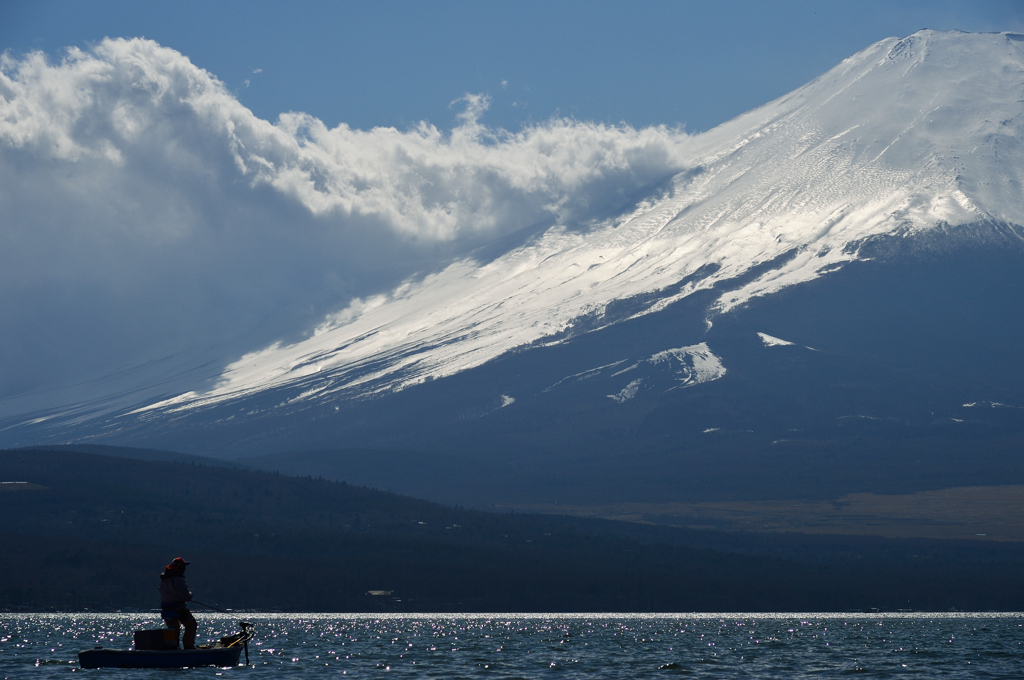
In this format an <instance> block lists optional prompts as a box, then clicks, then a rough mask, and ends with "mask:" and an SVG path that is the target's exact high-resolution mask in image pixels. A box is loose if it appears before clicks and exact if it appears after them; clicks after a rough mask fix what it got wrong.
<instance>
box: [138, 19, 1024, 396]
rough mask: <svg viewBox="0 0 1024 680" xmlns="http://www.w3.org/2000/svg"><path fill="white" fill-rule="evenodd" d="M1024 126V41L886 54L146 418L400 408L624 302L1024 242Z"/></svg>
mask: <svg viewBox="0 0 1024 680" xmlns="http://www.w3.org/2000/svg"><path fill="white" fill-rule="evenodd" d="M1022 114H1024V37H1021V36H1017V35H1013V34H966V33H935V32H930V31H922V32H920V33H917V34H914V35H912V36H910V37H908V38H905V39H903V40H896V39H889V40H885V41H882V42H880V43H878V44H876V45H873V46H871V47H869V48H868V49H866V50H864V51H862V52H860V53H858V54H857V55H854V56H853V57H851V58H849V59H847V60H846V61H844V62H843V63H841V64H840V65H838V66H837V67H835V68H834V69H832V70H831V71H829V72H828V73H826V74H824V75H823V76H821V77H820V78H818V79H816V80H815V81H813V82H811V83H809V84H808V85H806V86H804V87H802V88H800V89H798V90H796V91H795V92H793V93H791V94H789V95H787V96H785V97H783V98H781V99H779V100H777V101H774V102H772V103H770V104H767V105H765V106H764V107H761V108H759V109H757V110H755V111H752V112H750V113H747V114H745V115H743V116H740V117H739V118H737V119H735V120H733V121H730V122H729V123H726V124H725V125H722V126H720V127H718V128H716V129H714V130H712V131H709V132H708V133H705V134H703V135H701V136H699V137H697V138H696V139H695V140H694V141H695V151H694V153H693V157H692V160H691V162H690V167H689V169H688V170H687V171H685V172H683V173H680V174H679V175H677V176H676V177H675V178H674V180H673V181H672V183H671V186H670V187H669V188H668V190H667V191H665V192H664V193H663V194H661V195H657V196H651V197H648V198H647V199H645V200H643V201H641V202H640V203H639V204H638V205H637V206H636V207H635V208H634V209H633V210H632V211H630V212H628V213H627V214H623V215H618V216H613V217H609V218H608V219H606V220H605V221H602V222H598V223H594V224H586V225H581V224H571V223H568V224H567V223H563V224H558V225H556V226H554V227H553V228H551V229H550V230H548V231H547V232H545V233H543V234H542V235H540V236H538V237H536V238H534V239H532V240H531V241H530V242H529V243H527V244H526V245H524V246H523V247H520V248H517V249H514V250H512V251H510V252H507V253H505V254H504V255H501V256H499V257H497V258H495V259H493V260H491V261H489V262H486V263H484V264H480V263H478V262H476V261H474V260H470V259H466V260H461V261H458V262H455V263H453V264H452V265H451V266H449V267H448V268H446V269H444V270H443V271H441V272H438V273H434V274H431V275H428V276H426V277H424V278H422V279H419V280H413V281H409V282H407V283H406V284H405V285H403V286H401V287H399V288H398V289H396V290H394V291H392V292H391V293H388V294H386V295H380V296H376V297H372V298H369V299H365V300H358V301H356V302H354V303H353V304H352V305H351V306H350V307H349V308H347V309H345V310H343V311H342V312H339V313H337V314H334V315H332V316H331V317H329V318H328V319H326V320H325V321H324V322H323V323H322V324H321V325H320V326H319V328H317V330H316V332H315V333H314V334H313V335H312V336H311V337H309V338H308V339H306V340H303V341H301V342H296V343H293V344H275V345H273V346H271V347H268V348H266V349H264V350H262V351H259V352H254V353H250V354H248V355H246V356H244V357H242V358H241V359H239V360H237V361H235V362H234V363H232V364H231V365H230V366H228V368H227V370H226V371H225V372H224V373H223V375H222V376H221V377H220V379H219V380H218V381H217V383H216V385H215V386H214V387H213V388H211V389H208V390H205V391H202V392H189V393H186V394H183V395H180V396H177V397H174V398H172V399H169V400H166V401H163V402H159V403H157V404H153V405H150V406H148V407H145V408H144V409H140V410H139V411H137V413H138V414H140V415H141V414H143V413H145V414H147V415H154V414H156V413H159V412H170V413H179V414H180V413H181V412H183V411H189V410H193V409H196V408H203V407H206V406H212V405H215V404H218V403H224V402H228V401H232V400H236V399H240V398H245V397H248V396H252V395H255V394H258V393H260V392H262V391H265V390H268V389H274V390H277V389H286V390H288V394H289V396H288V401H289V402H290V403H296V402H303V401H309V400H318V401H323V400H327V401H330V400H333V399H344V398H349V397H352V396H360V395H372V394H381V393H386V392H389V391H393V390H401V389H404V388H407V387H409V386H411V385H415V384H420V383H423V382H425V381H429V380H433V379H437V378H443V377H445V376H451V375H454V374H457V373H459V372H462V371H465V370H467V369H469V368H472V367H475V366H480V365H482V364H484V363H485V362H487V361H489V360H492V359H494V358H495V357H498V356H500V355H502V354H503V353H505V352H508V351H510V350H513V349H515V348H521V347H524V346H526V345H529V344H530V343H540V344H544V343H545V342H546V341H550V342H558V341H559V339H558V338H560V337H562V336H563V335H564V334H565V332H566V331H567V330H571V329H572V326H573V324H574V322H576V321H577V320H579V319H580V318H582V317H588V318H590V319H595V318H597V319H600V317H601V314H602V313H603V311H604V310H605V309H606V308H607V306H608V305H609V304H610V303H612V302H613V301H615V300H622V299H627V298H634V297H636V296H642V295H646V296H648V297H647V302H646V303H645V305H644V307H643V308H642V309H639V310H637V311H636V312H634V314H644V313H651V312H656V311H658V310H661V309H664V308H665V307H666V306H667V305H668V304H670V303H672V302H673V301H675V300H679V299H681V298H684V297H686V296H688V295H692V294H693V293H694V292H695V291H698V290H708V289H711V288H712V287H714V286H716V285H719V284H721V282H724V281H729V280H740V279H741V277H742V276H743V275H744V274H747V273H750V272H758V273H757V275H756V276H748V277H747V278H748V280H745V281H743V282H742V283H741V284H740V285H736V286H734V287H730V288H727V289H726V290H722V291H720V292H719V293H717V294H716V295H717V301H716V303H715V308H716V309H717V310H719V311H728V310H730V309H734V308H736V307H738V306H742V305H744V304H745V303H748V302H749V301H750V300H752V299H754V298H756V297H758V296H765V295H771V294H772V293H775V292H777V291H779V290H781V289H783V288H786V287H788V286H792V285H795V284H798V283H803V282H807V281H811V280H813V279H815V278H817V277H819V276H821V275H823V274H824V273H827V272H830V271H834V270H835V269H836V268H837V267H840V266H842V265H844V264H845V263H848V262H851V261H854V260H856V259H858V258H859V257H861V254H860V252H859V245H860V244H862V243H863V242H864V241H865V240H866V239H869V238H871V237H875V236H878V235H883V234H916V233H921V232H927V231H928V230H930V229H933V228H935V227H937V226H940V225H941V226H943V227H944V228H945V227H950V226H952V227H955V226H957V225H962V224H967V223H979V222H984V221H996V222H1001V223H1005V224H1008V225H1011V226H1010V227H1009V228H1010V230H1011V231H1012V232H1013V233H1015V234H1020V233H1021V232H1019V231H1017V230H1016V228H1015V227H1013V226H1012V225H1021V224H1024V202H1022V201H1021V200H1020V196H1021V195H1022V194H1021V187H1022V183H1024V154H1022V153H1021V152H1022V149H1021V142H1020V140H1021V137H1022V133H1024V115H1022ZM758 268H760V269H758ZM687 277H691V279H690V280H689V281H688V282H687V283H686V284H685V285H683V286H682V287H681V288H679V289H673V286H674V285H676V284H678V282H680V281H682V280H684V279H686V278H687ZM713 322H714V319H713V318H711V319H709V322H708V323H709V324H710V323H713ZM597 325H598V327H599V326H600V323H598V324H597ZM559 334H562V335H559Z"/></svg>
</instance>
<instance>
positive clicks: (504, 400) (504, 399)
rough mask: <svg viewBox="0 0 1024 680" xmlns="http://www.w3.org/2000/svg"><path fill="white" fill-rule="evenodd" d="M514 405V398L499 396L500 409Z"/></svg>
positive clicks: (505, 395) (504, 395)
mask: <svg viewBox="0 0 1024 680" xmlns="http://www.w3.org/2000/svg"><path fill="white" fill-rule="evenodd" d="M514 403H516V398H515V397H510V396H508V395H507V394H503V395H501V408H505V407H506V406H511V405H512V404H514Z"/></svg>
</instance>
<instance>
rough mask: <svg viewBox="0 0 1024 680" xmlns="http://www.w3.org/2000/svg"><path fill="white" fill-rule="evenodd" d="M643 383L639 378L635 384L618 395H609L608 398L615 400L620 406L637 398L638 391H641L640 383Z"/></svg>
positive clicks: (626, 387)
mask: <svg viewBox="0 0 1024 680" xmlns="http://www.w3.org/2000/svg"><path fill="white" fill-rule="evenodd" d="M642 382H643V378H637V379H636V380H634V381H633V382H631V383H629V384H628V385H626V386H625V387H624V388H623V389H622V391H621V392H619V393H618V394H609V395H608V398H609V399H614V400H615V401H617V402H619V403H620V404H621V403H623V402H626V401H629V400H630V399H632V398H633V397H635V396H636V393H637V391H638V390H639V389H640V383H642Z"/></svg>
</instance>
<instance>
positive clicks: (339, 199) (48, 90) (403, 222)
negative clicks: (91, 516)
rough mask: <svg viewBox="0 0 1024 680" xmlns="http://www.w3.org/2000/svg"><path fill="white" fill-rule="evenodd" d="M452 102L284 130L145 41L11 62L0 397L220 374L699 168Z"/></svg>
mask: <svg viewBox="0 0 1024 680" xmlns="http://www.w3.org/2000/svg"><path fill="white" fill-rule="evenodd" d="M457 106H458V107H459V110H460V111H461V113H459V114H458V118H457V122H456V125H455V127H454V128H453V129H451V130H450V131H444V130H441V129H438V128H437V127H435V126H434V125H431V124H429V123H426V122H424V123H420V124H418V125H416V126H414V127H412V128H411V129H408V130H397V129H394V128H375V129H372V130H357V129H352V128H349V127H348V126H346V125H340V126H338V127H335V128H328V127H327V126H325V125H324V124H323V123H322V122H321V121H320V120H318V119H316V118H313V117H311V116H308V115H305V114H302V113H286V114H282V115H281V116H280V117H279V118H278V120H277V121H276V122H273V123H271V122H269V121H266V120H262V119H260V118H257V117H256V116H254V115H253V114H252V113H251V112H250V111H249V110H248V109H246V108H245V107H244V106H242V105H241V104H240V103H239V102H238V101H237V99H236V98H235V97H234V95H233V94H232V93H231V92H230V91H229V90H228V89H227V88H226V87H225V86H224V85H223V84H222V83H221V82H220V81H218V80H217V78H216V77H215V76H214V75H212V74H210V73H208V72H206V71H204V70H203V69H200V68H198V67H196V66H195V65H194V64H192V63H191V62H190V61H189V60H188V58H186V57H185V56H183V55H182V54H180V53H179V52H177V51H175V50H173V49H169V48H167V47H163V46H161V45H159V44H157V43H155V42H152V41H149V40H144V39H131V40H122V39H116V40H115V39H107V40H104V41H103V42H101V43H99V44H98V45H96V46H95V47H93V48H91V49H90V50H88V51H84V50H79V49H70V50H68V52H67V54H66V55H65V57H64V58H63V59H62V60H60V61H59V62H54V61H51V60H49V59H47V57H46V56H45V55H43V54H41V53H32V54H28V55H25V56H23V57H17V58H16V57H13V56H11V55H9V54H5V55H3V57H2V58H0V366H2V368H0V401H3V400H5V399H6V400H7V402H8V403H11V402H12V398H14V397H19V396H20V395H25V394H27V393H40V392H43V391H46V390H53V389H56V388H62V387H67V386H69V385H75V384H78V385H83V386H84V387H83V388H82V389H86V390H88V389H94V388H95V389H102V388H101V387H95V385H97V384H96V383H89V382H83V381H87V380H90V379H93V378H96V377H100V376H104V375H109V374H111V373H113V372H115V371H126V370H127V371H139V372H140V373H139V374H140V375H143V374H144V373H145V371H144V370H142V369H144V367H146V366H152V365H156V364H155V363H154V362H163V363H160V364H159V365H160V366H163V367H164V368H161V369H160V370H163V371H165V372H167V371H171V373H172V374H173V375H178V376H179V378H180V379H182V380H186V381H194V380H196V379H198V378H197V376H199V375H202V372H200V373H196V372H195V371H194V370H191V369H194V368H195V367H197V366H209V367H211V368H210V369H209V370H208V371H207V372H206V373H207V374H209V375H211V376H212V375H215V374H216V373H217V372H218V371H217V370H215V369H217V368H219V367H221V366H223V365H224V364H225V363H227V362H230V361H231V360H233V359H235V358H237V357H238V356H240V355H241V354H242V353H243V352H245V351H251V350H253V349H258V348H260V347H263V346H266V345H267V344H269V343H271V342H273V341H275V340H281V339H288V338H292V339H294V337H295V336H297V335H301V334H303V333H306V332H310V331H312V329H313V328H314V327H315V326H316V325H317V323H318V322H319V321H320V320H322V319H323V318H324V316H325V315H326V314H328V313H330V312H333V311H337V310H339V309H342V308H344V307H345V306H346V305H347V303H348V302H349V301H350V300H352V299H353V298H354V297H356V296H365V295H368V294H372V293H374V292H378V291H382V290H386V289H387V288H389V287H391V286H394V285H396V284H397V283H399V282H400V281H402V280H404V279H407V278H408V277H410V276H415V275H417V274H418V273H421V272H427V271H435V270H437V269H438V268H440V267H442V266H444V264H446V263H447V262H450V261H451V260H452V259H454V258H457V257H462V256H465V255H466V254H467V253H470V252H473V251H474V249H478V248H479V247H480V246H482V245H486V244H494V243H502V241H501V238H502V237H504V236H507V235H509V234H523V233H527V234H528V233H530V232H531V231H534V232H535V231H539V230H541V229H543V228H545V227H546V226H549V225H552V224H560V225H563V226H567V227H570V228H577V227H580V226H586V225H587V224H588V222H589V221H590V220H594V219H597V218H599V217H602V216H604V215H605V214H607V213H608V211H609V210H612V209H616V208H619V207H621V206H625V205H627V204H629V203H630V202H631V201H632V200H634V199H635V198H636V197H637V196H639V195H643V194H644V193H645V192H649V191H650V190H652V188H653V187H656V186H658V185H659V184H660V183H661V182H663V181H664V180H665V179H666V178H667V177H669V176H671V175H672V174H674V173H675V172H677V171H678V170H680V169H682V168H683V167H684V165H685V161H686V158H687V156H688V148H689V138H688V137H687V136H686V135H685V134H684V133H682V132H680V131H678V130H672V129H667V128H664V127H655V128H646V129H641V130H637V129H633V128H630V127H628V126H624V125H622V126H615V125H605V124H596V123H587V122H579V121H573V120H565V119H556V120H550V121H546V122H542V123H539V124H537V125H534V126H531V127H527V128H524V129H522V130H520V131H517V132H509V131H504V130H495V129H491V128H488V127H487V126H486V125H484V124H483V123H482V122H481V117H482V115H483V113H484V111H485V110H486V108H487V98H486V97H485V96H480V95H467V96H466V97H465V99H464V100H462V101H461V102H458V103H457ZM171 365H173V366H174V368H173V369H170V368H167V366H171ZM140 367H142V369H140ZM154 370H156V369H154ZM173 375H170V374H168V375H165V376H164V377H163V378H161V379H166V380H171V379H172V378H173ZM146 379H147V380H151V379H152V376H150V377H148V378H146ZM122 384H123V381H122ZM181 387H183V385H180V384H179V385H174V386H171V385H170V384H168V386H167V389H168V391H176V390H179V389H180V388H181ZM2 414H3V408H2V406H0V415H2Z"/></svg>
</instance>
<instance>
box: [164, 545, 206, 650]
mask: <svg viewBox="0 0 1024 680" xmlns="http://www.w3.org/2000/svg"><path fill="white" fill-rule="evenodd" d="M189 564H191V563H190V562H186V561H185V560H184V559H182V558H180V557H175V558H174V559H173V560H171V563H170V564H168V565H167V566H166V567H164V570H163V573H161V574H160V618H162V619H163V620H164V623H165V624H167V627H168V628H170V629H171V630H181V627H182V626H185V635H184V637H183V638H182V640H181V646H182V647H184V648H185V649H195V647H196V629H197V628H198V627H199V626H198V624H197V623H196V619H195V617H194V616H192V612H190V611H189V610H188V603H189V602H191V601H192V591H190V590H189V589H188V583H186V582H185V567H187V566H188V565H189Z"/></svg>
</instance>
